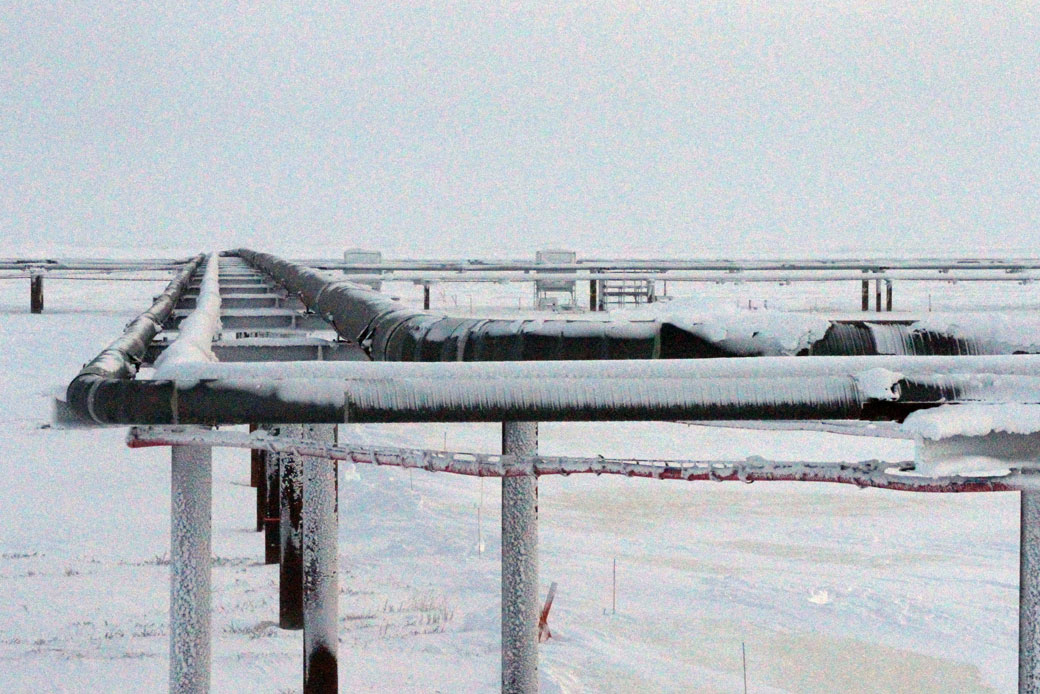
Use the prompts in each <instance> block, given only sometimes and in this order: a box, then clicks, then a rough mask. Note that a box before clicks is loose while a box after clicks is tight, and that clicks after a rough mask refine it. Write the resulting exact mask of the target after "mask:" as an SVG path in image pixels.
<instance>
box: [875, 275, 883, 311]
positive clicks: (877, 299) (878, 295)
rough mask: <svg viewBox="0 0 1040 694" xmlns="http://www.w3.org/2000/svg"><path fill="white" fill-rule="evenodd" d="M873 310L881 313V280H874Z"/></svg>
mask: <svg viewBox="0 0 1040 694" xmlns="http://www.w3.org/2000/svg"><path fill="white" fill-rule="evenodd" d="M874 310H875V311H877V312H878V313H880V312H881V280H874Z"/></svg>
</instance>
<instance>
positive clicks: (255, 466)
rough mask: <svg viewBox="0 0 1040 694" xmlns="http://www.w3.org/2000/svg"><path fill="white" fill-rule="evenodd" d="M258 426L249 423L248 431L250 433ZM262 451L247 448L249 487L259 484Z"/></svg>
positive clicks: (258, 426)
mask: <svg viewBox="0 0 1040 694" xmlns="http://www.w3.org/2000/svg"><path fill="white" fill-rule="evenodd" d="M259 428H260V425H259V424H250V425H249V433H250V434H252V433H253V432H255V431H256V430H257V429H259ZM262 453H263V451H261V450H258V449H256V448H251V449H249V486H250V487H259V486H260V477H261V475H262V473H261V470H262V469H263V468H262V465H261V463H262V461H261V460H260V457H261V454H262Z"/></svg>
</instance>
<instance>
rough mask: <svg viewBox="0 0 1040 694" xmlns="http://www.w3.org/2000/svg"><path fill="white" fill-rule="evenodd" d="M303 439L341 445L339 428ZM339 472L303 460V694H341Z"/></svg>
mask: <svg viewBox="0 0 1040 694" xmlns="http://www.w3.org/2000/svg"><path fill="white" fill-rule="evenodd" d="M303 434H304V437H305V438H307V439H309V440H313V441H314V442H315V444H317V445H326V446H332V445H335V443H336V425H335V424H309V425H304V427H303ZM336 469H337V466H336V461H335V460H332V459H330V458H324V457H320V456H314V455H304V456H303V694H335V693H336V692H337V691H338V666H337V662H338V654H337V645H338V642H339V635H338V630H337V626H338V622H339V611H338V609H337V607H338V606H337V599H338V597H339V582H338V577H337V575H336V556H337V539H338V528H339V508H338V499H337V494H336Z"/></svg>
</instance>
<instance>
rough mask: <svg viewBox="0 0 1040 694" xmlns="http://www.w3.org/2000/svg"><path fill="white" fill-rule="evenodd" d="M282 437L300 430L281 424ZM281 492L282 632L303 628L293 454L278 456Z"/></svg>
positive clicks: (297, 471)
mask: <svg viewBox="0 0 1040 694" xmlns="http://www.w3.org/2000/svg"><path fill="white" fill-rule="evenodd" d="M280 430H281V433H282V435H283V436H287V437H290V438H300V437H301V436H302V434H303V427H302V426H301V425H299V424H283V425H282V426H281V427H280ZM278 458H279V459H280V460H281V471H280V472H281V480H280V482H281V490H280V491H281V493H280V495H279V500H280V504H279V518H280V523H279V526H280V528H279V532H280V535H281V543H282V546H281V559H280V561H281V567H280V570H279V572H278V626H280V627H281V628H282V629H302V628H303V550H302V547H301V525H300V524H301V521H302V513H303V460H302V456H300V455H299V454H297V453H293V452H285V453H280V454H279V455H278Z"/></svg>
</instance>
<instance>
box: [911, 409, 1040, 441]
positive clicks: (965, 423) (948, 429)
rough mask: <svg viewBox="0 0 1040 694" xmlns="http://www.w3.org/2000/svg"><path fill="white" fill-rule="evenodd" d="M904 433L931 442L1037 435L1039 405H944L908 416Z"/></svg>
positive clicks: (1039, 429) (1039, 415) (1039, 414)
mask: <svg viewBox="0 0 1040 694" xmlns="http://www.w3.org/2000/svg"><path fill="white" fill-rule="evenodd" d="M902 429H903V431H905V432H907V433H910V434H914V435H916V436H920V437H922V438H925V439H929V440H932V441H938V440H940V439H946V438H950V437H953V436H986V435H988V434H992V433H1007V434H1036V433H1038V432H1040V405H1034V404H1022V403H967V404H957V405H943V406H941V407H935V408H931V409H926V410H918V411H916V412H913V413H911V414H910V415H909V416H908V417H907V418H906V420H905V421H904V422H903V426H902Z"/></svg>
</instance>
